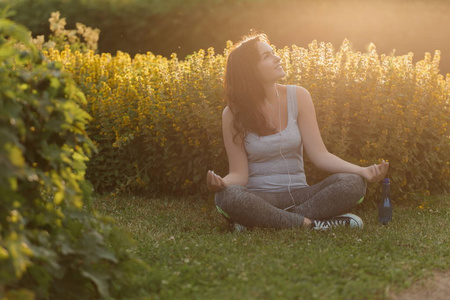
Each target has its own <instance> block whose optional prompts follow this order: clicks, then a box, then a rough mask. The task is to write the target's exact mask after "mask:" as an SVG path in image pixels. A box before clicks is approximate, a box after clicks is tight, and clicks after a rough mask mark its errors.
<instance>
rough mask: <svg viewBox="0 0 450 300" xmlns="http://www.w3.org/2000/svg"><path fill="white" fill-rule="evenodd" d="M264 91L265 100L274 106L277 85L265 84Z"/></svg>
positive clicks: (276, 97)
mask: <svg viewBox="0 0 450 300" xmlns="http://www.w3.org/2000/svg"><path fill="white" fill-rule="evenodd" d="M264 91H265V92H266V100H267V102H269V103H270V104H272V105H273V104H276V103H277V102H278V101H279V99H278V90H277V84H276V83H271V84H267V85H264Z"/></svg>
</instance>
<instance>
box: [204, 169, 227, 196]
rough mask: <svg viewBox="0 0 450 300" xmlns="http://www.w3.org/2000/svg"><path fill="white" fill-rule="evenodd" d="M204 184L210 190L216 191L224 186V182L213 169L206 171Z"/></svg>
mask: <svg viewBox="0 0 450 300" xmlns="http://www.w3.org/2000/svg"><path fill="white" fill-rule="evenodd" d="M206 185H207V186H208V190H210V191H211V192H218V191H220V190H221V189H223V188H224V187H225V182H224V181H223V178H222V177H220V176H219V175H217V174H216V173H214V171H208V173H207V174H206Z"/></svg>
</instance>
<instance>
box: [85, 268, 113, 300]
mask: <svg viewBox="0 0 450 300" xmlns="http://www.w3.org/2000/svg"><path fill="white" fill-rule="evenodd" d="M81 274H82V275H83V276H84V277H86V278H89V279H90V280H92V281H93V282H94V283H95V285H96V286H97V289H98V292H99V294H100V296H102V297H104V298H106V297H109V290H108V280H109V275H108V274H107V273H106V272H105V271H98V270H85V269H81Z"/></svg>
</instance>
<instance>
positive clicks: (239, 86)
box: [224, 33, 274, 144]
mask: <svg viewBox="0 0 450 300" xmlns="http://www.w3.org/2000/svg"><path fill="white" fill-rule="evenodd" d="M258 41H261V42H266V43H267V44H269V45H270V42H269V39H268V38H267V36H266V35H265V34H262V33H259V34H256V33H252V34H250V35H247V36H245V37H243V38H242V40H241V41H240V42H239V43H237V44H235V45H234V47H233V49H232V50H231V52H230V54H229V55H228V59H227V67H226V72H225V83H224V87H225V101H226V104H227V105H228V108H229V109H230V110H231V112H232V113H233V117H234V118H233V123H232V126H233V128H234V129H235V131H236V133H235V134H234V136H233V141H234V143H236V141H237V140H239V141H242V142H243V141H244V139H245V137H246V136H247V134H248V132H254V133H256V134H258V135H260V136H263V135H268V134H271V133H273V132H274V130H273V129H272V128H271V127H270V126H269V124H268V123H267V120H266V118H265V116H264V114H263V112H262V108H261V107H262V106H261V104H262V103H263V102H264V101H265V99H266V93H265V91H264V88H263V85H262V82H261V75H260V73H259V70H258V68H257V63H258V62H259V60H260V55H259V51H258V48H257V42H258ZM236 144H237V143H236Z"/></svg>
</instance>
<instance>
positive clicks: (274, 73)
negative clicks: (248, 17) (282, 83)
mask: <svg viewBox="0 0 450 300" xmlns="http://www.w3.org/2000/svg"><path fill="white" fill-rule="evenodd" d="M256 45H257V48H258V52H259V57H260V59H259V62H258V70H259V72H260V74H261V78H262V81H263V82H275V81H277V80H278V79H280V78H283V77H284V76H286V73H285V72H284V70H283V67H282V66H281V64H280V61H281V59H280V58H279V57H278V56H276V55H275V54H274V52H273V49H272V47H270V46H269V45H268V44H267V43H265V42H260V41H258V42H257V43H256Z"/></svg>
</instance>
